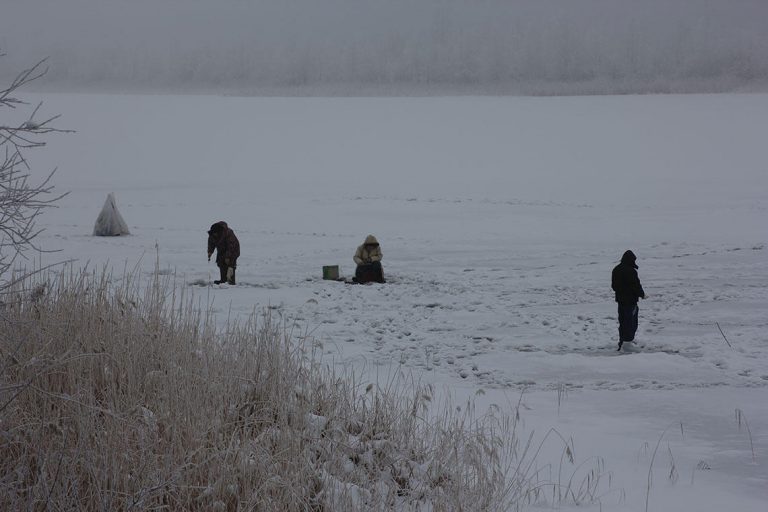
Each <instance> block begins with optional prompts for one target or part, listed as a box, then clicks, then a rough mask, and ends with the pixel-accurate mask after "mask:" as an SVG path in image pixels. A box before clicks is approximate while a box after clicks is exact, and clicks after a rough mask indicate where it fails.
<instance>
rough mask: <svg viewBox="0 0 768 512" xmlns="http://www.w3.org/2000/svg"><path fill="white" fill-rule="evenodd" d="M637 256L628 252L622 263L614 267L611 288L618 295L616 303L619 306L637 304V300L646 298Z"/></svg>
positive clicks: (622, 258)
mask: <svg viewBox="0 0 768 512" xmlns="http://www.w3.org/2000/svg"><path fill="white" fill-rule="evenodd" d="M635 260H637V257H635V254H634V253H633V252H632V251H627V252H625V253H624V255H623V256H622V257H621V263H619V264H618V265H616V267H614V269H613V272H612V273H611V288H613V291H614V292H615V293H616V302H618V303H619V304H637V300H638V299H639V298H641V297H645V292H644V291H643V287H642V285H641V284H640V278H639V277H638V276H637V265H636V264H635Z"/></svg>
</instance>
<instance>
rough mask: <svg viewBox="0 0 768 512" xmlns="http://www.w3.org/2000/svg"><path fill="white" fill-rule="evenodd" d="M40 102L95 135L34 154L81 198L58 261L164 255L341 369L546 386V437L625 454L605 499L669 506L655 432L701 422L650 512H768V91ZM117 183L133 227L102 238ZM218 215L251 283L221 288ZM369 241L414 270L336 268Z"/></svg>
mask: <svg viewBox="0 0 768 512" xmlns="http://www.w3.org/2000/svg"><path fill="white" fill-rule="evenodd" d="M30 99H31V100H32V101H37V100H40V99H42V100H44V101H45V104H44V108H45V109H46V110H47V111H49V112H54V113H61V114H63V118H62V120H61V121H60V123H59V125H60V126H61V127H64V128H70V129H74V130H76V133H74V134H62V135H57V136H55V137H53V138H51V139H50V140H49V144H48V147H47V148H46V149H45V150H43V151H42V152H38V153H36V154H33V155H32V156H31V160H30V161H31V163H32V165H33V168H34V169H35V170H36V171H38V170H44V169H49V168H53V167H58V168H59V171H58V173H57V175H56V178H55V182H56V185H57V188H58V189H60V190H69V191H71V193H70V195H69V196H67V197H66V198H65V199H63V200H62V201H61V203H60V205H59V206H60V207H59V208H58V209H57V210H54V211H50V212H48V213H46V214H45V215H44V216H43V217H42V218H41V220H40V222H39V225H40V227H43V228H45V229H46V231H45V232H44V233H43V234H42V235H41V236H40V238H39V242H40V244H41V245H42V246H43V247H44V248H46V249H60V252H58V253H55V254H47V255H44V256H43V257H42V261H43V263H46V262H53V261H60V260H66V259H76V260H77V261H78V264H81V265H85V264H86V263H87V264H88V265H89V266H90V267H92V268H101V266H102V265H105V264H109V265H112V266H113V267H114V268H115V269H116V270H117V271H118V272H121V271H122V269H123V268H124V267H125V266H127V267H128V268H132V267H134V266H136V265H138V266H139V268H141V269H142V271H143V272H145V273H149V272H151V270H152V269H153V268H154V266H155V261H156V256H157V257H159V261H160V268H161V270H162V271H163V272H165V273H175V274H176V275H177V276H178V278H179V280H180V285H181V286H185V287H188V288H189V289H190V290H193V291H195V293H197V294H198V296H199V297H200V300H201V301H206V300H209V301H212V302H213V304H214V307H215V308H216V309H217V311H220V312H221V313H222V317H224V315H228V314H233V315H245V314H248V313H250V312H251V311H254V310H257V311H259V310H261V309H263V308H266V307H270V308H272V309H273V311H276V312H278V313H279V314H280V315H281V317H282V318H284V319H285V320H286V322H287V323H288V324H289V325H290V324H294V323H295V325H296V326H297V332H305V331H308V332H310V333H311V335H312V336H313V337H314V338H315V339H316V340H317V341H319V342H321V343H322V345H323V347H324V351H325V352H326V353H327V356H328V357H329V361H334V362H335V363H338V364H352V365H354V366H355V367H358V368H364V369H365V371H380V372H382V373H386V372H389V371H392V368H393V367H402V368H404V369H406V370H408V371H413V372H415V373H416V374H417V375H418V376H419V378H421V379H422V380H424V381H427V382H432V383H434V384H436V385H438V386H440V387H443V388H444V389H447V390H448V391H450V392H452V393H455V394H457V395H458V396H465V395H468V394H469V395H471V394H476V393H478V392H480V391H481V390H482V391H481V392H482V393H483V394H481V395H479V400H480V401H481V403H499V404H500V405H502V406H504V407H506V405H504V404H507V403H508V402H507V400H511V401H512V402H516V401H517V399H518V397H519V394H520V393H521V392H522V391H523V390H525V395H524V401H525V403H526V404H527V407H528V409H529V410H528V411H527V414H526V418H527V426H528V427H530V428H532V429H536V430H537V431H541V432H542V433H543V432H545V431H546V430H547V429H549V428H550V427H557V428H558V430H559V431H560V432H562V433H563V434H564V435H565V436H566V437H567V436H573V437H574V439H575V442H576V446H577V447H579V448H580V453H578V454H577V455H578V457H580V459H581V460H584V459H587V458H588V457H591V456H595V457H598V456H599V457H603V458H604V459H605V463H606V466H607V468H608V470H609V471H610V472H611V474H612V475H613V476H612V487H613V488H615V489H623V494H622V493H621V492H611V493H608V494H606V496H605V497H604V498H603V499H602V500H601V501H602V510H611V511H634V510H642V509H644V504H645V501H644V500H645V492H646V477H647V472H648V468H649V464H650V457H651V455H650V453H648V452H649V450H648V449H647V446H648V445H650V451H652V449H653V447H654V445H655V444H656V442H657V440H658V439H659V438H660V436H662V433H663V432H664V430H665V429H666V428H667V427H669V426H670V425H678V424H680V423H682V424H683V425H684V428H683V429H681V428H679V427H677V428H676V429H674V428H673V429H672V430H670V431H668V433H667V434H665V437H664V441H665V443H664V445H667V443H669V454H667V452H666V451H665V454H664V456H663V457H661V456H659V458H658V459H657V460H656V462H655V464H656V465H655V466H654V472H655V473H658V474H657V475H656V476H655V478H656V480H655V483H654V487H653V488H652V492H651V500H650V503H651V506H650V508H649V509H650V510H697V511H699V512H701V511H710V510H711V511H720V510H723V509H724V508H726V507H730V508H735V509H737V510H740V511H758V510H759V511H762V510H764V509H765V503H766V502H768V487H767V484H766V482H768V464H766V462H765V454H766V453H768V407H767V406H766V403H768V402H766V399H768V248H766V245H768V231H767V230H766V220H765V219H766V218H767V214H768V167H766V162H768V145H766V143H765V134H766V133H768V95H763V94H752V95H690V96H626V97H571V98H507V97H455V98H454V97H444V98H442V97H436V98H240V97H217V96H150V95H148V96H138V95H137V96H121V95H65V94H46V95H42V96H38V95H34V96H31V97H30ZM108 192H115V194H116V197H117V204H118V207H119V208H120V211H121V212H122V214H123V216H124V218H125V219H126V221H127V222H128V224H129V226H130V228H131V231H132V233H133V234H132V235H131V236H129V237H119V238H94V237H91V236H90V233H91V230H92V229H93V223H94V222H95V220H96V216H97V215H98V213H99V210H100V208H101V205H102V203H103V202H104V199H105V198H106V195H107V193H108ZM218 220H225V221H227V222H228V223H229V225H230V227H232V228H233V229H234V231H235V232H236V234H237V235H238V237H239V239H240V243H241V247H242V256H241V258H240V260H239V262H238V281H239V285H238V286H237V287H226V286H223V287H216V286H213V287H211V286H205V283H208V282H210V281H212V280H213V279H214V277H213V276H215V275H216V274H217V271H216V268H215V266H214V265H213V263H208V262H207V261H206V256H205V242H206V234H205V232H206V230H207V229H208V227H209V226H210V224H211V223H213V222H215V221H218ZM368 233H373V234H375V235H376V236H377V238H378V239H379V241H380V242H381V244H382V250H383V253H384V260H383V263H384V269H385V275H386V277H387V279H388V283H387V284H385V285H371V286H352V285H345V284H343V283H338V282H329V281H323V280H322V279H321V278H320V277H321V267H322V266H323V265H340V266H341V270H342V274H344V275H346V276H350V275H351V274H352V273H353V271H354V264H353V263H352V255H353V253H354V250H355V247H356V246H357V245H358V244H360V243H362V240H363V239H364V238H365V236H366V235H367V234H368ZM626 249H632V250H633V251H634V252H635V253H636V254H637V255H638V264H639V267H640V268H639V274H640V278H641V280H642V282H643V286H644V288H645V290H646V292H647V293H648V295H649V298H648V300H646V301H644V302H642V303H641V304H640V329H639V331H638V340H639V342H640V344H641V345H642V346H643V347H644V348H643V351H642V352H641V353H639V354H632V355H617V354H616V352H615V344H616V341H617V334H618V333H617V324H616V306H615V303H614V302H613V295H612V292H611V290H610V271H611V269H612V267H613V266H614V265H615V264H616V263H617V262H618V259H619V257H620V256H621V254H622V253H623V252H624V250H626ZM201 284H202V286H201ZM716 324H719V326H720V327H721V328H722V330H723V332H724V334H725V335H726V337H727V340H728V342H726V340H725V339H724V338H723V335H721V333H720V331H719V330H718V328H717V326H716ZM728 343H730V346H729V344H728ZM558 390H559V393H560V394H561V395H562V393H563V391H567V395H566V396H565V399H564V401H562V403H561V404H560V406H558V400H557V397H558ZM737 410H738V411H741V412H742V413H743V416H744V417H746V418H747V419H748V421H749V427H750V433H751V436H750V437H751V440H752V442H753V446H754V451H755V457H754V458H753V455H752V448H751V447H750V437H748V436H747V433H746V432H745V430H744V428H743V427H744V426H743V425H742V428H741V429H739V425H737V422H736V421H735V419H734V415H735V411H737ZM681 430H682V431H683V435H681ZM644 446H645V447H646V448H645V449H644V448H643V447H644ZM665 447H666V446H665ZM671 458H674V460H675V463H674V466H675V467H676V468H677V471H679V473H680V478H679V480H678V481H677V482H676V483H674V482H672V481H671V480H670V479H668V478H667V474H668V473H669V472H670V462H669V461H670V459H671ZM697 467H699V468H700V469H699V470H695V468H697ZM704 467H706V468H709V469H701V468H704ZM694 476H695V478H694ZM692 482H693V483H692ZM585 508H586V507H584V508H580V509H581V510H583V509H585ZM587 509H589V508H587ZM594 509H595V510H597V509H598V508H597V505H595V506H594ZM590 510H591V509H590Z"/></svg>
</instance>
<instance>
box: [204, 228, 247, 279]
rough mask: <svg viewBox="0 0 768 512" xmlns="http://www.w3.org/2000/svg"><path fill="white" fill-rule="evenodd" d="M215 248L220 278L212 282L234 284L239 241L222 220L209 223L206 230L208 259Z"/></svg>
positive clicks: (238, 255) (209, 259)
mask: <svg viewBox="0 0 768 512" xmlns="http://www.w3.org/2000/svg"><path fill="white" fill-rule="evenodd" d="M214 249H215V250H216V265H218V267H219V276H220V278H219V279H218V280H216V281H214V284H221V283H227V284H235V268H237V258H239V257H240V241H239V240H238V239H237V237H236V236H235V232H234V231H232V230H231V229H230V228H229V226H227V223H226V222H224V221H223V220H220V221H219V222H216V223H215V224H212V225H211V229H210V230H209V231H208V261H211V255H212V254H213V250H214Z"/></svg>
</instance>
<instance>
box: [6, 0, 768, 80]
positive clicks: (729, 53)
mask: <svg viewBox="0 0 768 512" xmlns="http://www.w3.org/2000/svg"><path fill="white" fill-rule="evenodd" d="M0 49H1V50H2V51H4V52H6V53H7V54H8V55H7V56H6V57H5V58H3V59H2V60H0V76H1V77H3V78H5V79H7V78H8V76H9V75H10V74H11V72H12V71H16V70H18V69H19V68H20V67H22V66H24V65H28V64H30V63H31V62H32V61H34V60H35V59H38V58H40V57H44V56H48V57H50V72H49V74H48V77H47V78H46V84H47V85H46V86H47V87H48V88H51V89H56V88H66V89H76V90H77V89H89V90H93V89H95V90H101V89H104V90H114V89H120V90H179V91H201V92H202V91H218V92H225V93H226V92H229V93H244V94H259V93H266V94H271V93H281V92H284V93H286V92H287V93H290V92H291V91H295V92H296V93H299V94H303V93H307V94H313V93H320V94H328V93H330V94H355V93H362V94H365V93H385V94H386V93H392V94H408V93H425V94H430V93H450V92H458V93H482V94H487V93H490V94H493V93H524V94H601V93H625V92H636V93H644V92H711V91H722V90H754V89H764V88H766V87H765V86H766V83H768V1H765V0H24V1H23V2H21V1H18V2H17V1H14V2H2V3H0Z"/></svg>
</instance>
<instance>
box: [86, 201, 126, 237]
mask: <svg viewBox="0 0 768 512" xmlns="http://www.w3.org/2000/svg"><path fill="white" fill-rule="evenodd" d="M130 234H131V232H130V231H128V224H126V223H125V221H124V220H123V216H122V215H120V212H119V211H117V204H116V203H115V195H114V194H113V193H111V192H110V193H109V194H107V200H106V201H105V202H104V207H103V208H102V209H101V213H100V214H99V217H98V218H97V219H96V225H95V226H93V236H120V235H130Z"/></svg>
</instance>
